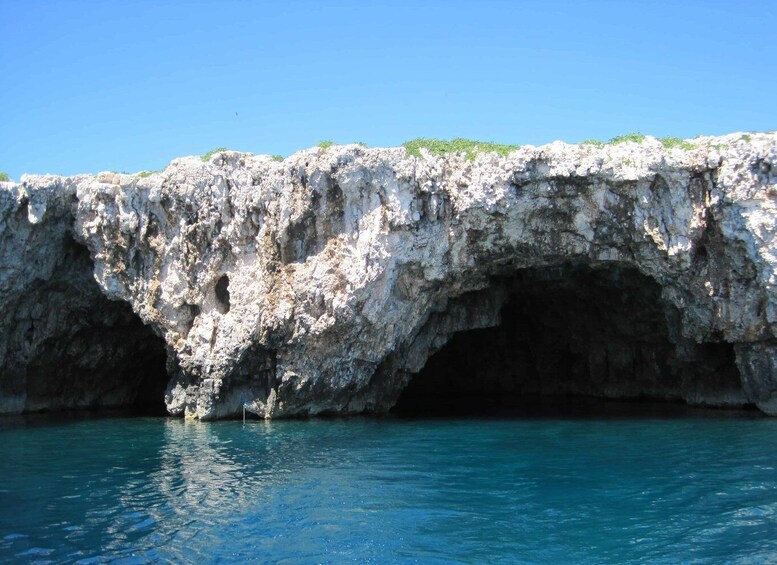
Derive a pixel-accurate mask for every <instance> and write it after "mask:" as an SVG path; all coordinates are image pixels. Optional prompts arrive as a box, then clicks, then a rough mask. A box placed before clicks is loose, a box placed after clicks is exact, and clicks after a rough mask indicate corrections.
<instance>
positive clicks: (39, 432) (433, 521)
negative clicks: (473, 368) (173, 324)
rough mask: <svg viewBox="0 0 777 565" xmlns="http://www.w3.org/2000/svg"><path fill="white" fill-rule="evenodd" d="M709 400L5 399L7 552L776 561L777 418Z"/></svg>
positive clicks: (41, 557)
mask: <svg viewBox="0 0 777 565" xmlns="http://www.w3.org/2000/svg"><path fill="white" fill-rule="evenodd" d="M700 414H701V415H700ZM700 414H693V415H679V416H678V415H670V416H660V415H659V416H656V415H651V414H648V415H644V416H642V417H625V416H623V415H616V416H612V415H610V416H601V417H599V416H596V415H587V416H563V415H562V416H557V415H551V416H523V417H510V418H468V419H451V418H436V419H413V418H383V419H360V418H356V419H341V420H340V419H332V420H309V421H278V422H264V421H248V422H247V423H245V424H243V423H242V422H239V421H231V422H215V423H199V422H185V421H182V420H179V419H168V418H150V417H149V418H127V417H109V418H105V417H104V418H95V417H90V418H84V417H81V418H72V417H60V418H51V417H43V416H37V417H26V418H6V419H0V562H23V563H27V562H38V563H51V562H54V563H62V562H68V563H70V562H78V563H102V562H118V563H146V562H189V563H216V562H218V563H231V562H235V563H241V562H246V561H251V560H253V561H257V562H281V563H370V562H372V563H396V562H402V563H414V562H416V563H456V562H459V563H516V562H522V563H532V562H534V563H605V562H610V563H622V562H646V563H674V562H678V561H682V562H692V563H720V562H742V563H768V562H777V419H768V418H761V417H755V416H753V415H752V414H751V415H749V416H748V415H745V416H744V417H742V416H741V415H740V416H731V415H730V414H728V413H726V412H722V411H713V412H706V411H705V412H702V413H700Z"/></svg>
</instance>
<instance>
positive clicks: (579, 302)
mask: <svg viewBox="0 0 777 565" xmlns="http://www.w3.org/2000/svg"><path fill="white" fill-rule="evenodd" d="M496 289H499V291H500V292H506V296H507V298H506V301H505V303H504V306H503V307H502V310H501V314H500V317H501V323H500V324H499V325H498V326H497V327H490V328H485V329H474V330H469V331H462V332H458V333H456V334H454V335H453V336H452V338H451V339H450V340H449V341H448V342H447V344H446V345H445V346H443V347H442V348H441V349H440V350H439V351H437V352H436V353H435V354H434V355H432V356H431V357H430V358H429V359H428V361H427V363H426V365H425V366H424V368H423V369H422V370H421V371H420V372H418V373H416V374H413V375H411V377H410V380H409V383H408V385H407V386H406V388H405V389H404V391H403V392H402V394H401V395H400V397H399V399H398V401H397V403H396V405H395V406H394V408H393V410H392V411H393V412H394V413H399V414H406V415H426V414H457V415H463V414H489V415H490V414H498V413H501V412H505V413H506V412H511V411H516V410H518V411H519V413H530V414H533V413H536V412H537V411H538V410H539V411H542V410H546V411H547V410H549V411H551V412H554V411H559V410H560V411H562V412H564V411H565V410H570V409H572V410H573V411H574V410H576V409H579V408H581V407H584V406H589V407H591V408H592V409H594V410H598V409H601V408H602V406H603V403H602V402H601V400H602V399H619V400H630V401H634V400H640V401H676V402H678V403H687V404H692V405H713V406H742V405H744V404H745V400H744V398H745V395H744V393H743V391H742V385H741V382H740V377H739V372H738V370H737V368H736V365H735V358H734V351H733V347H732V346H731V344H728V343H722V342H721V343H702V344H698V343H695V342H693V341H691V340H688V339H686V338H683V337H682V334H681V331H680V329H681V326H680V324H681V320H680V313H679V311H678V310H677V309H676V308H675V307H674V306H672V305H670V304H668V303H667V302H665V301H664V300H663V299H662V297H661V287H660V285H659V284H658V283H656V282H655V281H654V280H653V279H651V278H649V277H647V276H645V275H643V274H641V273H639V272H638V271H637V270H636V269H633V268H630V267H625V266H620V265H613V264H609V265H606V266H599V267H591V266H585V265H574V264H570V265H563V266H557V267H545V268H535V269H526V270H522V271H519V272H518V273H516V274H515V275H513V276H511V277H501V278H497V279H494V281H493V285H492V286H491V289H490V290H486V291H482V292H495V291H496ZM462 298H464V299H465V300H466V297H462ZM473 303H477V301H473ZM651 404H652V403H651ZM610 407H612V405H610Z"/></svg>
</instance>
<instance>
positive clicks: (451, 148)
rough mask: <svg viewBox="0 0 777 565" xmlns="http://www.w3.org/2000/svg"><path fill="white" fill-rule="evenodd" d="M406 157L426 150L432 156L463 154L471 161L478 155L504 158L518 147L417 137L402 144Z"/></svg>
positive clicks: (485, 142)
mask: <svg viewBox="0 0 777 565" xmlns="http://www.w3.org/2000/svg"><path fill="white" fill-rule="evenodd" d="M402 147H404V148H405V150H406V151H407V154H408V155H412V156H413V157H420V156H421V149H422V148H423V149H426V150H428V151H429V152H430V153H432V154H433V155H439V156H440V157H444V156H445V155H447V154H448V153H464V155H465V157H466V159H468V160H470V161H473V160H474V159H475V157H476V156H477V154H478V153H498V154H499V155H502V156H505V155H507V154H509V153H510V152H511V151H515V150H516V149H518V147H519V146H518V145H502V144H499V143H491V142H490V141H475V140H474V139H465V138H463V137H457V138H456V139H452V140H450V141H448V140H445V139H427V138H423V137H419V138H417V139H413V140H412V141H406V142H405V143H403V144H402Z"/></svg>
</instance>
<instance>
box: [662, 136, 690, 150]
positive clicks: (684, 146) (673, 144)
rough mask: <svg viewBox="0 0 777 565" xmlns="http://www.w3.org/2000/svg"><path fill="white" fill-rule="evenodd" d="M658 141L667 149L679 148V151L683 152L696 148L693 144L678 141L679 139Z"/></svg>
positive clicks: (666, 138)
mask: <svg viewBox="0 0 777 565" xmlns="http://www.w3.org/2000/svg"><path fill="white" fill-rule="evenodd" d="M658 141H660V142H661V144H662V145H663V146H664V147H667V148H672V147H679V148H680V149H685V150H690V149H696V146H695V145H694V144H693V143H691V142H690V141H685V140H684V139H680V138H679V137H661V138H659V140H658Z"/></svg>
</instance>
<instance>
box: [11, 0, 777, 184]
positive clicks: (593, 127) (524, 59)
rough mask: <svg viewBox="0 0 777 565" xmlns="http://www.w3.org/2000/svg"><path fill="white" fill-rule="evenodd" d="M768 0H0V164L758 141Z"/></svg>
mask: <svg viewBox="0 0 777 565" xmlns="http://www.w3.org/2000/svg"><path fill="white" fill-rule="evenodd" d="M775 22H777V2H775V1H774V0H769V1H760V2H759V1H749V2H734V1H728V2H714V1H712V2H707V1H704V2H703V1H698V2H692V1H665V2H648V1H644V2H636V1H634V2H626V1H625V0H624V1H608V2H605V1H592V2H582V1H578V2H573V1H568V2H553V1H546V2H539V1H538V2H519V1H512V2H508V1H505V2H495V1H494V2H489V1H472V0H469V1H467V2H439V1H422V0H418V1H414V2H406V1H402V0H399V1H397V0H395V1H392V2H388V1H387V2H380V3H379V2H368V1H366V0H359V1H353V2H351V1H331V2H327V1H322V2H277V3H270V2H266V3H262V2H248V1H219V2H217V1H213V2H165V1H160V0H157V1H153V2H141V1H131V0H126V1H123V2H112V1H111V2H109V1H104V2H103V1H100V2H98V1H94V2H84V1H81V2H76V1H69V2H68V1H52V0H49V1H45V2H41V1H35V0H32V1H31V0H0V170H3V171H6V172H7V173H9V174H10V175H11V177H12V178H17V179H18V177H19V176H20V175H21V173H23V172H36V173H46V172H51V173H63V174H71V173H77V172H96V171H99V170H108V169H110V170H121V171H137V170H141V169H159V168H162V167H163V166H164V165H165V164H167V163H168V162H169V161H170V160H171V159H172V158H174V157H178V156H181V155H190V154H201V153H204V152H206V151H208V150H209V149H212V148H214V147H217V146H228V147H230V148H234V149H240V150H244V151H252V152H254V153H271V154H283V155H287V154H290V153H292V152H294V151H296V150H298V149H302V148H305V147H309V146H311V145H314V144H316V143H317V142H318V141H320V140H323V139H331V140H334V141H336V142H341V143H346V142H352V141H363V142H366V143H367V144H369V145H370V146H387V145H398V144H400V143H402V142H403V141H406V140H408V139H412V138H415V137H442V138H450V137H456V136H462V137H470V138H475V139H481V140H490V141H498V142H504V143H518V144H523V143H532V144H541V143H546V142H550V141H553V140H555V139H563V140H566V141H571V142H576V141H581V140H583V139H587V138H601V139H609V138H611V137H613V136H615V135H618V134H622V133H626V132H630V131H640V132H642V133H649V134H653V135H658V136H665V135H673V136H680V137H693V136H695V135H697V134H723V133H728V132H732V131H740V130H771V129H777V104H776V103H775V99H776V98H775V97H776V96H777V31H776V30H777V28H775Z"/></svg>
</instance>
